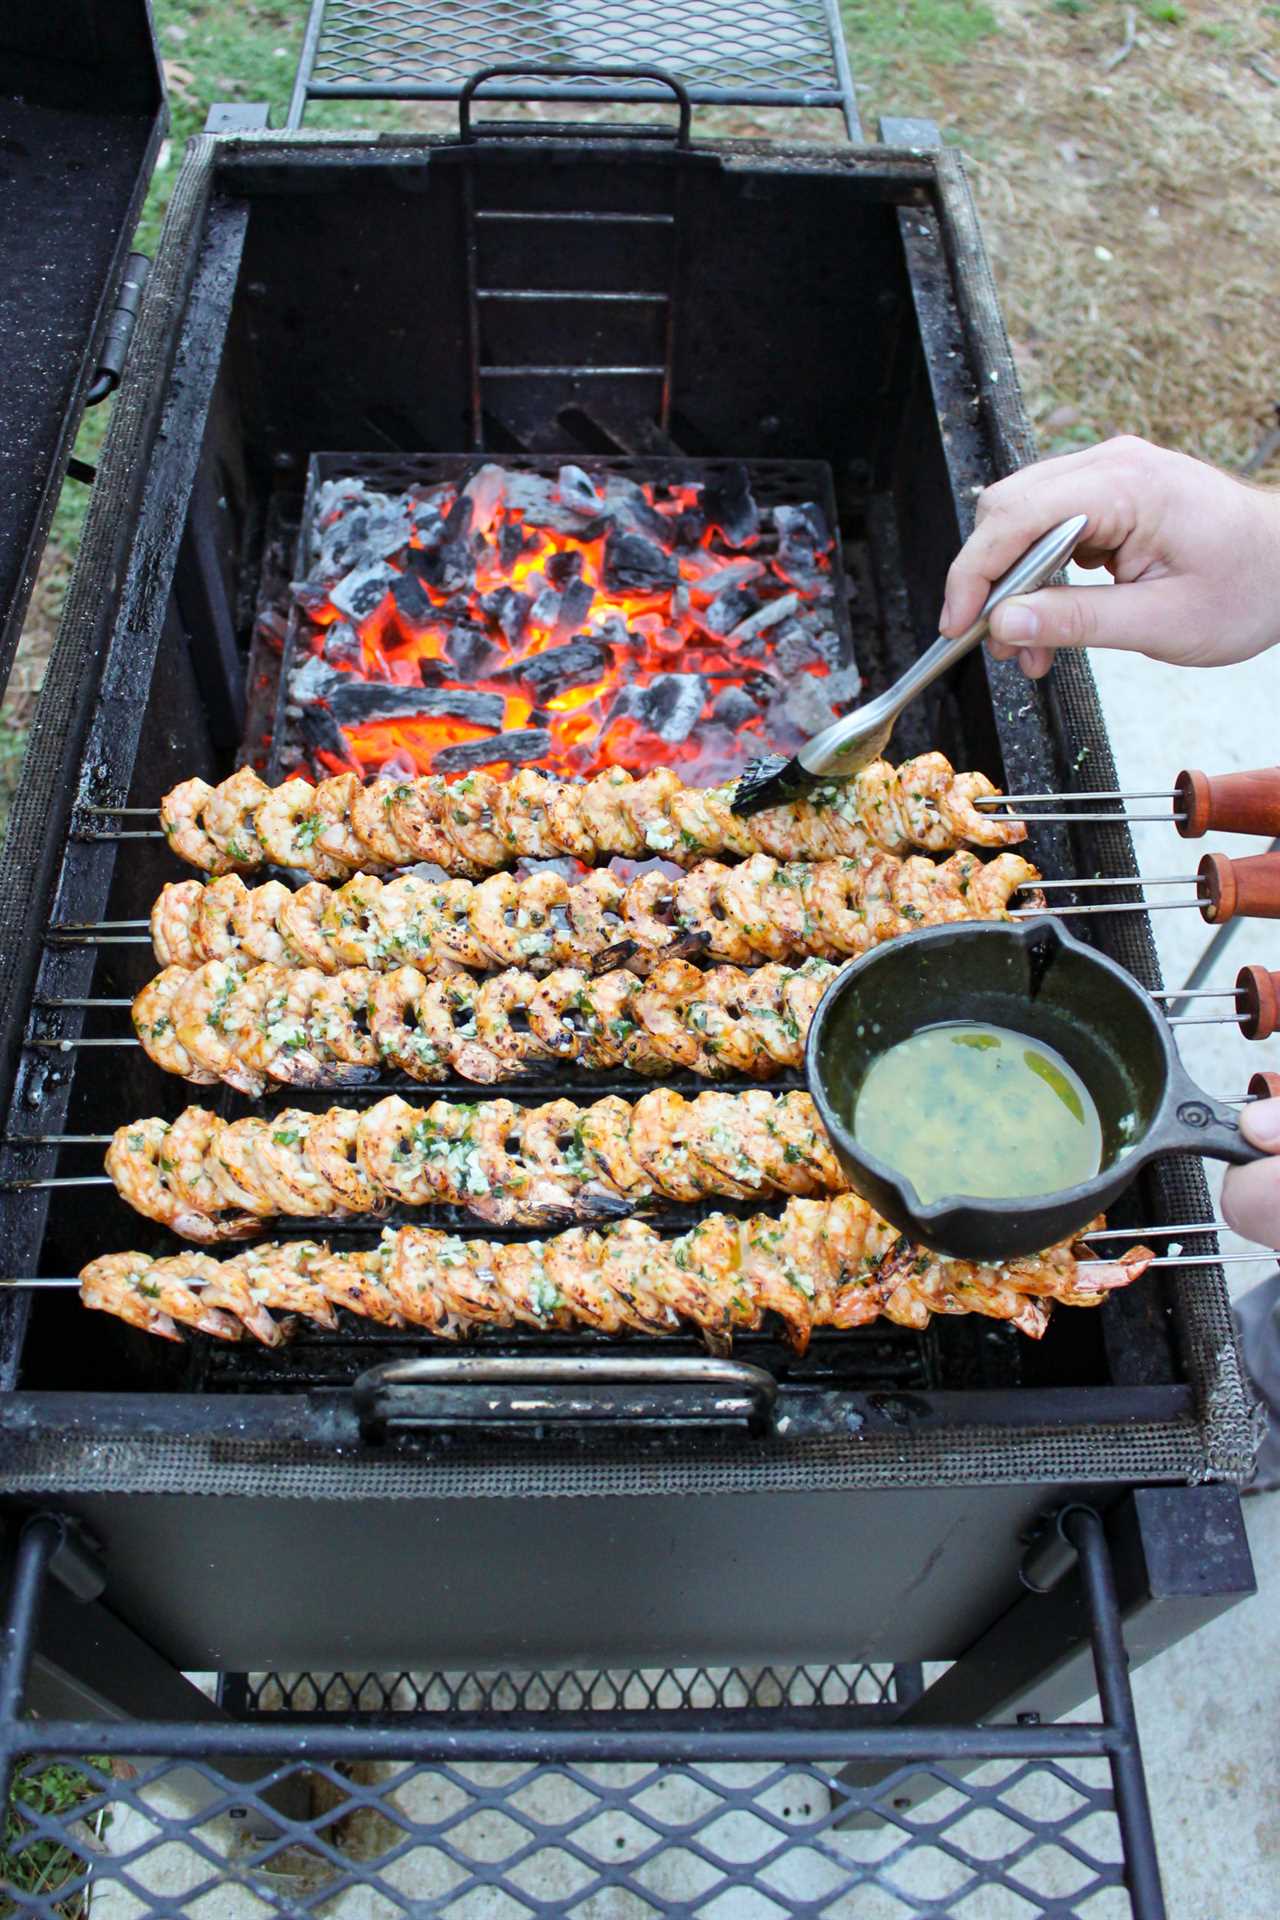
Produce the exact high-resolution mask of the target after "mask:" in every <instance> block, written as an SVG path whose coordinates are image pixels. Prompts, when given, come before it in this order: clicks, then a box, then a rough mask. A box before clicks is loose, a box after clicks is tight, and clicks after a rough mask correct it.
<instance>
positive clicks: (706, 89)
mask: <svg viewBox="0 0 1280 1920" xmlns="http://www.w3.org/2000/svg"><path fill="white" fill-rule="evenodd" d="M820 6H821V14H822V25H823V30H824V32H825V34H826V36H827V39H828V40H829V42H830V50H829V58H828V59H827V60H826V61H824V63H823V64H824V65H825V66H826V68H827V77H826V81H825V84H823V85H820V86H812V85H810V86H781V85H780V86H757V85H754V84H751V83H750V82H747V81H744V80H737V81H733V82H730V83H729V84H726V85H719V84H715V85H713V84H707V83H705V82H701V83H700V82H699V81H697V80H695V79H693V78H691V77H690V78H688V79H686V78H685V76H684V75H678V76H677V78H678V79H680V80H681V81H682V83H683V88H684V91H685V92H686V93H687V96H688V100H689V101H692V102H693V103H694V104H695V105H696V106H720V107H766V108H776V107H790V108H792V109H795V108H816V109H825V110H827V111H831V110H835V111H838V112H839V113H840V114H841V115H842V116H843V118H844V123H845V130H846V133H847V135H848V137H849V139H850V140H853V141H857V140H860V139H861V138H862V129H861V125H860V123H859V120H858V107H857V100H856V98H855V93H854V84H853V73H852V71H851V68H850V65H849V54H848V49H847V47H846V45H845V38H844V27H843V24H842V22H841V17H840V8H839V3H838V0H820ZM339 10H340V8H339V7H335V6H334V5H333V0H311V10H310V13H309V14H308V16H307V25H306V30H305V32H304V34H303V40H302V51H301V53H300V55H299V58H298V69H297V73H296V75H295V78H294V83H293V93H292V96H291V98H290V101H289V113H288V118H287V119H286V121H285V125H286V126H288V127H290V128H295V127H300V126H301V125H302V122H303V119H304V117H305V115H306V111H307V107H308V105H309V104H311V103H312V102H318V101H322V100H458V99H461V98H463V96H464V94H465V93H466V92H467V90H468V89H471V90H473V89H474V86H475V80H474V79H473V80H469V81H467V82H466V83H463V82H461V81H460V80H459V79H458V78H456V77H455V76H454V75H452V74H450V75H449V76H448V77H441V78H438V79H424V78H416V79H394V78H390V77H387V76H386V75H385V74H384V75H383V77H380V78H377V79H373V80H363V81H362V80H325V79H318V78H317V77H316V70H317V67H318V66H319V65H321V64H322V63H323V61H324V58H325V54H326V49H325V45H324V36H325V28H326V25H328V24H330V23H329V21H328V19H327V16H328V15H329V14H330V13H331V11H332V12H338V11H339ZM506 11H507V12H508V13H509V16H510V26H509V29H508V31H507V34H506V38H505V40H503V39H500V38H498V39H494V40H488V41H482V42H481V43H480V44H482V45H484V46H486V47H488V49H489V50H490V51H494V52H497V51H502V52H504V53H506V52H509V54H510V56H511V60H512V61H514V60H515V58H516V57H517V56H520V55H522V54H524V55H526V57H527V53H528V46H529V40H528V33H529V25H528V21H527V18H525V17H524V16H522V15H521V14H520V10H519V9H518V8H517V9H507V10H506ZM768 11H769V8H768V5H767V4H766V5H764V6H763V7H752V6H749V5H744V6H743V7H742V9H741V13H742V19H741V21H740V22H738V23H735V24H740V25H741V26H742V27H743V28H744V29H747V28H749V27H750V26H751V25H752V24H753V23H754V24H755V26H756V27H757V30H758V26H759V23H760V21H761V18H762V16H767V14H768ZM492 12H493V21H492V25H491V26H490V29H489V30H490V32H491V33H492V34H494V35H500V34H501V32H502V27H501V23H502V19H503V12H504V9H503V7H502V0H494V4H493V7H492ZM429 17H430V14H429V10H427V9H425V8H424V9H423V14H422V18H423V20H424V21H426V20H427V19H429ZM414 24H416V23H415V22H414V21H413V20H411V19H407V20H406V21H405V25H406V27H408V26H412V25H414ZM806 24H807V25H810V26H814V25H816V22H806ZM373 25H374V31H375V32H377V33H380V34H381V35H382V37H383V38H384V40H385V38H386V37H387V35H388V32H389V29H388V27H387V25H386V24H385V17H384V20H383V22H382V23H381V24H379V23H378V22H377V21H376V20H375V21H374V23H373ZM709 31H710V32H712V33H716V32H719V33H721V34H723V33H724V32H725V19H724V16H723V10H722V18H721V20H720V22H719V23H718V25H717V24H716V23H714V22H713V24H712V26H711V28H710V29H709ZM749 45H750V43H749V41H748V42H747V46H746V49H739V50H738V51H739V56H740V57H743V54H744V52H745V57H746V58H747V59H748V61H749V60H750V53H749ZM406 52H407V49H406ZM420 57H423V56H420ZM425 59H426V60H427V61H428V62H430V59H431V52H430V48H429V47H428V50H427V52H426V55H425ZM521 70H522V71H524V72H525V73H529V72H540V73H541V76H542V77H541V78H540V80H539V83H538V85H537V86H536V87H535V88H530V87H529V86H528V85H527V83H526V84H525V85H521V86H516V85H514V84H512V81H511V79H510V78H509V77H507V78H501V79H500V80H499V84H498V85H497V86H496V87H494V88H493V89H492V91H491V94H490V97H491V98H493V99H498V100H508V101H526V102H527V101H529V100H530V99H536V100H547V101H564V102H569V101H588V102H593V103H597V104H599V103H617V104H641V105H652V104H655V103H662V102H664V101H668V100H669V98H670V94H669V92H668V91H667V89H668V87H669V85H670V82H669V81H668V80H667V78H666V76H665V75H664V76H662V77H661V78H659V79H657V80H655V79H654V77H653V75H652V71H651V69H650V68H649V67H648V66H639V65H630V63H629V65H628V67H620V68H616V69H614V70H613V71H612V72H611V73H603V74H602V70H600V69H595V70H594V71H595V72H596V74H597V77H596V78H595V79H588V78H586V77H585V76H586V75H587V74H588V73H590V72H591V71H592V69H584V68H582V67H581V66H580V65H578V64H575V63H573V62H570V61H568V60H562V61H558V62H556V63H555V64H554V65H551V64H546V65H545V66H543V67H542V68H540V69H531V68H528V67H525V68H524V69H517V68H516V67H515V66H513V65H512V64H510V62H508V61H503V62H500V63H499V64H497V65H495V66H491V67H486V68H485V69H484V71H485V73H486V74H490V73H492V74H497V75H501V76H510V75H513V74H515V73H516V72H517V71H521ZM628 72H631V73H634V75H635V78H634V79H630V78H627V75H628ZM465 137H466V136H465V132H464V138H465Z"/></svg>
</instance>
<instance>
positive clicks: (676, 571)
mask: <svg viewBox="0 0 1280 1920" xmlns="http://www.w3.org/2000/svg"><path fill="white" fill-rule="evenodd" d="M603 579H604V585H605V586H606V587H607V588H608V589H609V591H610V592H611V593H663V592H668V591H674V589H675V588H676V587H678V586H679V584H680V568H679V566H678V564H677V563H676V561H675V560H674V559H673V558H672V556H671V555H670V554H669V553H667V552H666V551H665V550H664V549H663V548H662V547H660V546H659V545H658V543H657V542H656V541H655V540H647V539H646V538H645V536H644V535H643V534H642V533H619V532H618V531H617V530H616V529H611V530H610V532H609V534H608V535H607V537H606V539H605V543H604V574H603Z"/></svg>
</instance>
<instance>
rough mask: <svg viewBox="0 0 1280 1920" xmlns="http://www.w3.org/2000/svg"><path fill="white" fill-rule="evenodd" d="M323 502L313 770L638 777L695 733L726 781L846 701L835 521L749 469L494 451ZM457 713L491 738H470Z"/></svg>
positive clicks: (312, 591) (337, 484)
mask: <svg viewBox="0 0 1280 1920" xmlns="http://www.w3.org/2000/svg"><path fill="white" fill-rule="evenodd" d="M315 506H316V509H317V524H316V526H315V528H314V531H313V533H312V535H311V539H310V547H309V555H310V561H309V571H308V575H307V578H306V579H305V580H302V581H299V582H297V583H296V584H295V586H294V588H293V593H294V604H295V612H294V635H295V645H296V647H297V648H298V650H299V652H300V653H301V654H302V656H303V661H304V665H303V667H302V668H301V669H300V670H299V672H297V673H295V675H294V676H293V678H292V679H291V682H290V687H289V693H290V704H289V707H288V708H287V709H286V717H287V719H288V720H289V721H290V723H291V725H292V737H293V741H294V743H295V745H296V747H297V750H298V752H299V753H301V752H302V751H304V750H305V751H306V752H307V753H308V754H309V756H310V759H311V762H312V766H313V769H314V771H315V772H316V773H321V772H323V771H326V770H332V769H333V768H335V767H338V766H346V765H348V764H351V761H352V757H353V755H354V758H355V761H356V763H357V764H358V765H359V766H360V768H361V771H362V772H364V773H366V774H371V773H374V772H377V771H378V770H379V767H380V766H381V765H382V764H383V763H384V762H386V761H387V760H388V759H389V758H390V757H392V756H394V755H396V754H400V755H403V756H404V757H405V758H406V759H407V760H408V761H409V762H410V763H412V764H414V765H416V766H417V768H418V769H419V770H420V771H427V770H433V769H436V770H441V771H463V770H466V769H467V768H470V767H479V766H485V767H488V766H498V767H500V766H502V765H503V764H504V763H506V764H509V765H528V764H530V763H531V762H533V761H536V760H544V761H545V763H546V765H547V767H548V768H549V769H552V770H554V771H555V772H556V773H557V774H559V775H561V776H564V775H569V776H577V775H587V774H589V773H591V772H593V771H595V770H596V769H597V768H598V767H599V766H601V765H604V764H610V763H612V762H614V761H616V762H617V763H618V764H620V765H623V766H628V767H630V768H631V769H632V770H633V771H635V772H642V771H645V770H647V769H648V768H649V767H650V766H652V765H653V764H655V760H661V758H662V755H663V753H664V752H665V751H666V750H668V749H671V748H681V749H683V753H682V756H681V758H682V765H683V766H685V767H687V768H688V769H689V770H691V771H693V770H695V769H696V777H697V778H698V779H704V778H716V777H722V776H727V775H728V774H729V773H732V772H733V771H734V768H735V767H737V766H741V764H742V763H743V761H744V758H746V757H749V756H750V755H751V754H752V753H755V752H758V751H759V746H760V745H761V744H762V743H763V741H765V740H768V741H770V742H771V743H772V744H775V745H780V746H786V747H793V746H794V744H797V743H798V742H799V741H800V740H803V739H804V738H806V737H808V735H809V734H811V733H812V732H813V731H815V730H817V729H818V728H820V727H821V726H822V725H825V724H826V723H827V721H828V720H829V718H830V716H831V712H832V711H833V710H837V709H838V708H839V707H840V706H841V705H842V704H843V703H844V697H845V696H844V694H843V693H842V692H839V691H837V687H836V681H835V678H834V677H833V675H832V671H831V670H832V669H834V668H837V667H838V666H839V663H840V661H841V658H842V653H841V647H840V642H839V639H838V627H839V620H838V617H837V609H836V608H835V605H834V597H833V582H832V575H831V565H832V540H833V532H832V529H831V528H830V527H828V525H827V523H826V519H825V516H824V515H823V513H822V510H821V509H820V508H819V507H818V506H816V505H814V504H813V503H812V502H804V501H801V502H799V503H798V504H797V503H792V504H788V505H786V506H779V507H771V506H763V507H762V506H761V505H760V503H759V502H758V501H757V500H756V498H755V497H754V494H753V491H752V484H751V477H750V475H749V473H748V470H747V468H746V467H744V466H742V465H741V464H724V465H722V466H721V467H720V468H719V469H718V470H717V472H716V473H715V474H714V475H713V476H712V477H711V478H710V479H708V480H701V481H700V480H699V479H697V478H693V477H688V478H684V477H680V475H679V473H678V472H676V473H673V474H672V476H671V477H670V478H667V479H662V480H656V481H647V482H645V484H643V485H641V484H639V483H638V482H637V481H636V480H635V479H634V478H632V477H631V476H630V475H628V474H625V473H619V472H616V471H611V470H609V469H608V468H606V467H603V466H602V467H599V468H595V469H592V468H591V467H590V466H582V465H578V464H576V463H572V462H566V463H565V464H564V465H562V466H560V467H559V468H558V469H556V470H555V471H554V472H549V471H548V472H535V471H531V470H529V469H527V468H523V467H513V468H510V469H508V468H505V467H503V466H502V465H501V464H500V463H498V462H497V461H493V460H480V461H478V462H477V463H476V464H474V465H473V466H472V467H471V468H470V470H469V471H466V470H464V471H463V474H462V477H461V479H460V480H457V479H449V480H442V481H440V482H438V483H434V484H419V485H416V486H411V487H409V488H408V489H406V491H405V492H404V493H403V494H400V495H389V494H383V493H377V492H375V491H374V490H373V489H371V488H370V487H369V486H367V485H366V483H365V482H364V481H362V480H358V479H349V480H345V481H344V480H338V481H327V482H325V483H324V485H323V486H322V487H321V488H319V489H318V490H317V494H316V498H315ZM850 684H851V686H852V688H854V689H856V684H857V676H856V674H854V675H853V678H852V682H851V683H850ZM312 703H314V704H316V705H318V708H319V713H320V716H321V717H319V718H317V719H315V720H314V722H313V723H312V724H310V725H309V726H308V727H306V728H305V729H304V728H303V727H302V726H301V725H300V724H299V723H300V721H301V716H302V713H303V712H304V711H305V710H306V709H307V707H308V705H309V704H312ZM455 720H470V721H472V722H473V723H474V724H476V725H478V726H483V728H484V732H485V735H486V738H484V739H483V740H476V741H465V742H457V741H454V740H452V739H451V738H450V733H449V731H448V726H449V723H450V722H452V721H455ZM382 721H386V722H387V732H386V733H384V732H383V731H382V730H381V727H380V722H382ZM344 726H345V727H348V728H350V729H351V730H352V732H351V734H350V736H349V737H343V735H342V729H343V728H344ZM392 729H394V732H393V731H392ZM743 729H746V730H747V731H746V736H745V738H744V739H743V740H741V741H739V740H737V738H736V736H737V735H738V734H739V732H741V731H742V730H743ZM606 736H608V739H607V743H606ZM284 748H285V752H286V756H287V754H288V750H289V740H288V738H287V737H286V740H285V742H284ZM441 756H444V757H443V758H441Z"/></svg>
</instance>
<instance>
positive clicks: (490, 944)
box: [468, 873, 569, 968]
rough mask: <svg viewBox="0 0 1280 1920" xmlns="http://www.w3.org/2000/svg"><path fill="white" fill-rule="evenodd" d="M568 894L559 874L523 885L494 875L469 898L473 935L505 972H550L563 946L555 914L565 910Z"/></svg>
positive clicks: (541, 876) (504, 875)
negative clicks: (530, 969) (510, 969)
mask: <svg viewBox="0 0 1280 1920" xmlns="http://www.w3.org/2000/svg"><path fill="white" fill-rule="evenodd" d="M568 895H569V889H568V886H567V885H566V883H565V881H564V880H563V879H561V877H560V876H559V874H555V873H541V874H537V875H535V876H534V877H533V879H531V880H527V881H519V880H517V879H516V877H515V875H514V874H510V873H494V874H490V876H489V878H488V879H487V880H482V881H481V882H480V884H479V885H478V886H477V887H476V888H475V889H474V890H473V892H472V895H471V908H470V912H469V915H468V918H469V920H470V925H471V932H472V935H473V937H474V939H475V941H476V942H477V944H478V945H479V946H480V947H481V948H483V950H484V951H485V952H486V953H488V954H491V955H492V956H493V959H494V960H496V961H497V963H498V964H499V965H500V966H503V967H542V968H546V967H550V966H551V965H552V964H553V960H554V957H555V954H556V949H557V947H558V946H560V944H561V941H560V939H559V937H558V930H557V926H556V922H555V920H554V918H553V913H554V910H555V909H556V908H557V907H558V908H560V909H561V910H562V911H567V902H568Z"/></svg>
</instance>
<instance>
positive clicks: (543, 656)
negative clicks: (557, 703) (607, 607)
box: [491, 638, 609, 700]
mask: <svg viewBox="0 0 1280 1920" xmlns="http://www.w3.org/2000/svg"><path fill="white" fill-rule="evenodd" d="M608 667H609V651H608V649H607V648H606V647H602V646H600V645H599V644H598V642H596V641H595V640H587V639H581V638H580V639H577V640H571V641H569V643H568V645H567V646H563V647H548V648H547V650H546V652H545V653H534V654H531V655H530V656H529V658H528V659H527V660H517V661H516V662H514V664H513V665H511V666H509V667H503V668H502V669H501V670H500V671H499V672H497V673H495V674H493V675H492V676H491V678H492V679H494V680H496V681H499V682H506V681H514V682H515V683H516V684H518V685H519V686H522V687H527V688H528V690H529V692H530V693H532V694H533V695H534V696H535V698H536V699H538V700H553V699H554V698H555V696H556V695H557V694H558V693H567V692H568V691H569V688H570V687H589V686H590V685H591V684H592V682H593V681H595V680H601V679H603V678H604V675H605V673H606V672H607V671H608Z"/></svg>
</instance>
